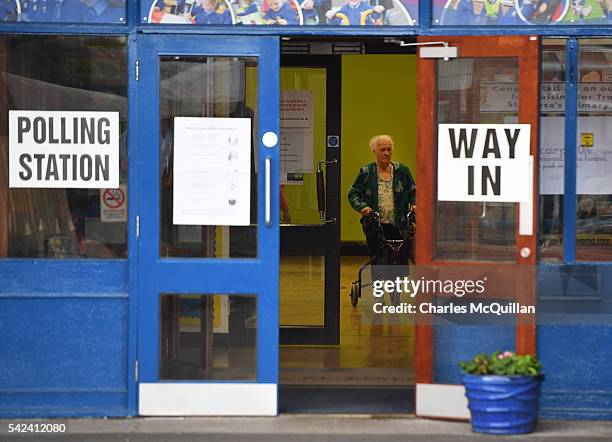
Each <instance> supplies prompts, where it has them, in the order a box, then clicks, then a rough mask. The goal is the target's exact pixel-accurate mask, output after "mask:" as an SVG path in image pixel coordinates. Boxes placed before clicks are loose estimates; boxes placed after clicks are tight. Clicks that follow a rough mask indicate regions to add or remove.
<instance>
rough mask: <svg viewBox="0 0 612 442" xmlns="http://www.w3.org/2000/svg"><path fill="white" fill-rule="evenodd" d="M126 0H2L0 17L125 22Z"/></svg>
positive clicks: (30, 19) (26, 20) (25, 19)
mask: <svg viewBox="0 0 612 442" xmlns="http://www.w3.org/2000/svg"><path fill="white" fill-rule="evenodd" d="M125 17H126V14H125V0H1V1H0V21H4V22H40V23H50V22H59V23H115V24H122V23H125V22H126V18H125Z"/></svg>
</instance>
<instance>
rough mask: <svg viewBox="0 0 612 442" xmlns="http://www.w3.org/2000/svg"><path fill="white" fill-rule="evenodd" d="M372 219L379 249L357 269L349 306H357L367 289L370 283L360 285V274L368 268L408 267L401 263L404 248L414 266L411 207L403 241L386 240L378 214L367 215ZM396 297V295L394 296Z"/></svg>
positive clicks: (414, 219)
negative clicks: (364, 289) (365, 288)
mask: <svg viewBox="0 0 612 442" xmlns="http://www.w3.org/2000/svg"><path fill="white" fill-rule="evenodd" d="M368 216H370V217H371V218H372V222H373V223H374V225H375V229H376V232H377V235H378V240H379V241H378V242H379V244H380V245H379V247H378V250H377V251H376V253H375V254H374V256H372V257H370V259H369V260H368V261H367V262H366V263H365V264H363V265H362V266H361V267H359V274H358V276H357V280H356V281H353V283H352V284H351V293H350V296H351V305H352V306H353V307H356V306H357V303H358V302H359V298H361V290H362V289H363V288H364V287H369V286H371V285H372V283H371V282H370V283H367V284H363V283H362V277H361V275H362V273H363V271H364V270H365V269H366V268H367V267H368V266H375V265H398V266H399V265H408V262H402V252H403V249H404V248H407V249H408V258H409V261H412V263H413V264H414V263H415V261H414V238H415V234H416V214H415V213H414V210H413V207H412V206H410V207H409V208H408V215H407V217H408V232H407V234H406V236H405V237H404V238H403V239H387V238H385V233H384V231H383V228H382V225H381V222H380V215H379V214H378V212H372V213H371V214H370V215H368ZM396 295H397V294H396Z"/></svg>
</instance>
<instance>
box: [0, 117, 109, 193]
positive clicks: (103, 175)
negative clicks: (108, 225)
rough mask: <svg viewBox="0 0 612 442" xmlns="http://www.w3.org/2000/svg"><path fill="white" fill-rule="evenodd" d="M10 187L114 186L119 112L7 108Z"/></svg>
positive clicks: (97, 187)
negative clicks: (9, 109)
mask: <svg viewBox="0 0 612 442" xmlns="http://www.w3.org/2000/svg"><path fill="white" fill-rule="evenodd" d="M9 187H26V188H95V189H101V188H118V187H119V113H118V112H61V111H23V110H15V111H10V112H9Z"/></svg>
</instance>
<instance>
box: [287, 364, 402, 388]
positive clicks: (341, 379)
mask: <svg viewBox="0 0 612 442" xmlns="http://www.w3.org/2000/svg"><path fill="white" fill-rule="evenodd" d="M279 378H280V383H281V384H289V385H293V386H317V387H322V386H329V387H331V386H334V387H340V386H342V387H361V386H369V387H375V386H380V387H387V388H389V389H390V388H391V387H398V388H408V387H410V386H411V385H413V384H414V376H413V371H412V369H411V368H304V367H300V368H284V367H283V368H281V369H280V372H279Z"/></svg>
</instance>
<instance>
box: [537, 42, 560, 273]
mask: <svg viewBox="0 0 612 442" xmlns="http://www.w3.org/2000/svg"><path fill="white" fill-rule="evenodd" d="M564 43H565V42H564V41H561V42H559V40H552V41H550V40H549V41H545V44H544V47H543V50H542V86H541V89H542V98H541V100H540V116H541V118H540V157H539V160H540V161H539V168H540V204H539V215H538V220H539V229H540V232H539V236H538V240H539V245H540V255H539V259H540V261H542V262H562V261H563V244H562V242H563V194H564V187H563V186H564V151H565V45H564Z"/></svg>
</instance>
